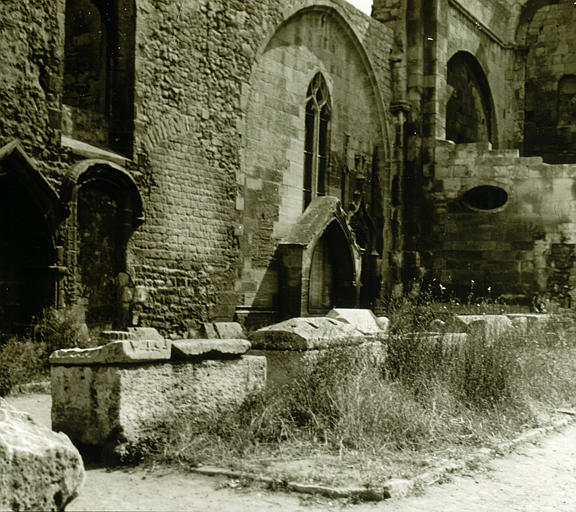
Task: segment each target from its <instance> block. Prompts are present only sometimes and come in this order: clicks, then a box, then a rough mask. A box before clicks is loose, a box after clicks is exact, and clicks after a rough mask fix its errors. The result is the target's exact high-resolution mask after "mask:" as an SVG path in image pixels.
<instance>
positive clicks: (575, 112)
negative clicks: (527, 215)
mask: <svg viewBox="0 0 576 512" xmlns="http://www.w3.org/2000/svg"><path fill="white" fill-rule="evenodd" d="M575 23H576V10H575V9H574V5H573V2H570V3H560V4H557V5H549V6H545V7H542V8H541V9H540V10H538V11H537V12H536V13H535V15H534V17H533V18H532V21H531V23H530V24H529V26H528V30H527V36H526V41H525V44H526V46H527V48H528V55H527V62H526V105H525V109H526V113H525V114H526V118H525V132H524V134H525V138H524V151H525V152H526V154H529V155H541V156H543V157H544V160H545V161H546V162H550V163H574V162H576V56H575V55H576V34H575V32H574V28H573V27H574V24H575Z"/></svg>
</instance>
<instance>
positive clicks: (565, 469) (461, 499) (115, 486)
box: [9, 394, 576, 512]
mask: <svg viewBox="0 0 576 512" xmlns="http://www.w3.org/2000/svg"><path fill="white" fill-rule="evenodd" d="M9 401H10V402H11V403H12V404H13V405H14V406H15V407H17V408H19V409H21V410H24V411H27V412H29V413H30V414H32V416H33V417H35V418H36V419H37V420H38V421H40V422H42V423H44V424H48V425H49V424H50V397H49V395H40V394H35V395H22V396H16V397H11V398H10V399H9ZM67 510H68V511H96V510H98V511H100V510H102V511H198V512H200V511H202V512H205V511H217V512H240V511H250V512H252V511H254V512H264V511H274V512H294V511H328V510H331V511H332V510H349V511H353V512H368V511H385V512H386V511H387V512H420V511H422V512H435V511H441V512H494V511H500V512H507V511H521V512H548V511H550V512H552V511H554V512H574V511H575V510H576V425H571V426H569V427H567V428H565V429H564V430H563V431H561V432H556V433H552V434H550V435H548V436H546V437H545V438H543V439H541V441H540V442H539V443H538V444H536V445H534V444H529V445H525V446H523V447H521V448H519V449H518V450H517V452H516V453H514V454H511V455H507V456H505V457H502V458H499V459H496V460H494V461H493V462H492V463H491V464H490V468H488V469H484V470H483V471H477V472H471V473H470V474H468V475H462V476H458V477H455V478H454V479H453V480H452V481H451V482H448V483H445V484H443V485H436V486H434V487H430V488H428V489H426V490H425V492H424V495H423V496H415V497H409V498H404V499H393V500H388V501H385V502H380V503H362V504H352V503H350V502H348V501H342V500H328V499H325V498H320V497H315V496H306V495H299V494H295V493H284V492H272V491H270V490H267V489H263V488H260V487H259V486H256V485H252V486H249V487H243V486H242V485H241V484H240V483H239V482H236V481H234V480H229V479H226V478H220V477H205V476H200V475H195V474H185V473H180V472H177V471H175V470H172V469H163V468H161V469H156V470H147V469H142V468H136V469H130V470H111V471H110V470H106V469H88V470H87V478H86V484H85V486H84V488H83V489H82V491H81V494H80V496H79V497H78V498H77V499H76V500H74V502H72V503H71V504H70V505H69V507H68V509H67Z"/></svg>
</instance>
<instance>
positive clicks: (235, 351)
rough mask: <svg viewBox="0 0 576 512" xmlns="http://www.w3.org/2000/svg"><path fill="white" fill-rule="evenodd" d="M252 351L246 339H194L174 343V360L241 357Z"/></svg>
mask: <svg viewBox="0 0 576 512" xmlns="http://www.w3.org/2000/svg"><path fill="white" fill-rule="evenodd" d="M248 350H250V342H249V341H248V340H244V339H228V340H219V339H216V340H214V339H210V340H207V339H204V340H202V339H192V340H174V341H173V342H172V359H189V358H197V357H200V356H203V357H204V358H207V356H211V357H213V358H218V357H230V356H234V357H239V356H241V355H242V354H245V353H246V352H248Z"/></svg>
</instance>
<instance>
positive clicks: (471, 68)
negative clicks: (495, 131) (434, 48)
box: [446, 52, 492, 144]
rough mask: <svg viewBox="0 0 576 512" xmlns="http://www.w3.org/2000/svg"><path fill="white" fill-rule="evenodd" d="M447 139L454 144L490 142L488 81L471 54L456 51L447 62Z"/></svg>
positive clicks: (490, 117)
mask: <svg viewBox="0 0 576 512" xmlns="http://www.w3.org/2000/svg"><path fill="white" fill-rule="evenodd" d="M447 82H448V90H449V91H450V97H449V99H448V103H447V105H446V139H448V140H451V141H454V142H455V143H457V144H460V143H468V142H492V100H491V94H490V88H489V85H488V81H487V79H486V76H485V74H484V71H483V70H482V68H481V66H480V64H479V63H478V61H477V60H476V59H475V58H474V56H473V55H471V54H469V53H466V52H458V53H457V54H456V55H454V56H453V57H452V58H451V59H450V60H449V61H448V76H447Z"/></svg>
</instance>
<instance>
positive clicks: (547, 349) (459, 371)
mask: <svg viewBox="0 0 576 512" xmlns="http://www.w3.org/2000/svg"><path fill="white" fill-rule="evenodd" d="M424 315H425V316H427V313H426V312H424ZM575 375H576V340H575V339H574V337H573V336H572V335H571V334H570V332H569V329H568V330H566V329H565V328H564V327H562V328H558V326H557V330H556V332H555V333H554V334H550V333H548V332H545V331H542V332H538V333H534V334H533V335H530V336H526V335H523V334H521V333H519V332H512V333H508V334H507V335H505V336H502V337H500V338H498V339H494V340H488V341H486V340H484V339H483V338H481V337H478V338H472V339H469V340H468V341H467V342H466V343H461V344H455V343H446V341H444V340H443V339H442V338H439V337H437V338H432V337H430V336H428V337H426V336H407V335H395V336H392V337H391V339H390V340H389V342H388V347H387V354H386V357H384V358H380V359H375V358H373V357H372V355H371V354H370V353H368V352H356V353H351V352H350V351H346V350H344V349H341V350H336V351H325V353H324V355H323V356H322V357H320V359H319V360H318V361H317V362H316V363H315V364H314V365H309V366H306V367H303V368H302V371H301V374H300V375H299V376H298V378H296V379H294V381H293V382H292V383H291V384H290V385H289V386H287V387H284V388H281V389H278V388H277V389H271V390H268V391H267V392H266V393H265V394H263V395H260V396H255V397H251V398H250V400H248V401H247V402H246V403H245V404H244V406H243V407H242V408H241V409H240V410H239V411H238V412H237V413H236V414H234V415H227V416H223V417H217V418H212V419H211V420H210V421H208V422H206V423H204V424H202V425H198V424H196V423H194V422H192V421H190V419H189V418H186V417H185V416H179V417H177V418H171V419H168V420H167V423H166V425H165V427H166V428H164V429H163V430H162V432H164V433H165V434H166V439H164V440H162V441H160V443H153V444H154V446H156V447H157V448H158V451H157V453H161V458H163V459H164V460H171V461H175V460H177V461H180V462H186V463H200V462H206V461H214V460H221V459H222V458H223V457H224V458H229V457H250V456H262V455H263V454H266V453H270V452H275V451H276V452H278V451H286V450H289V451H292V452H296V453H302V454H307V453H310V451H311V450H314V449H321V450H324V451H327V452H329V453H336V454H338V453H340V454H341V453H342V452H343V451H347V450H348V451H362V452H364V453H371V454H382V453H390V451H399V450H400V451H401V450H411V451H414V450H425V451H426V450H427V451H430V450H436V449H444V448H447V447H450V446H463V445H468V446H478V445H485V444H487V443H491V442H492V441H494V440H502V439H505V438H508V437H510V436H513V435H515V434H517V433H518V432H519V431H521V430H522V429H524V428H526V427H528V426H534V425H537V424H539V423H540V422H541V421H543V420H544V418H545V417H546V415H547V414H548V413H549V412H550V410H551V408H555V407H560V406H570V405H573V404H574V401H575V399H574V397H575V396H576V383H575V379H574V376H575Z"/></svg>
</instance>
